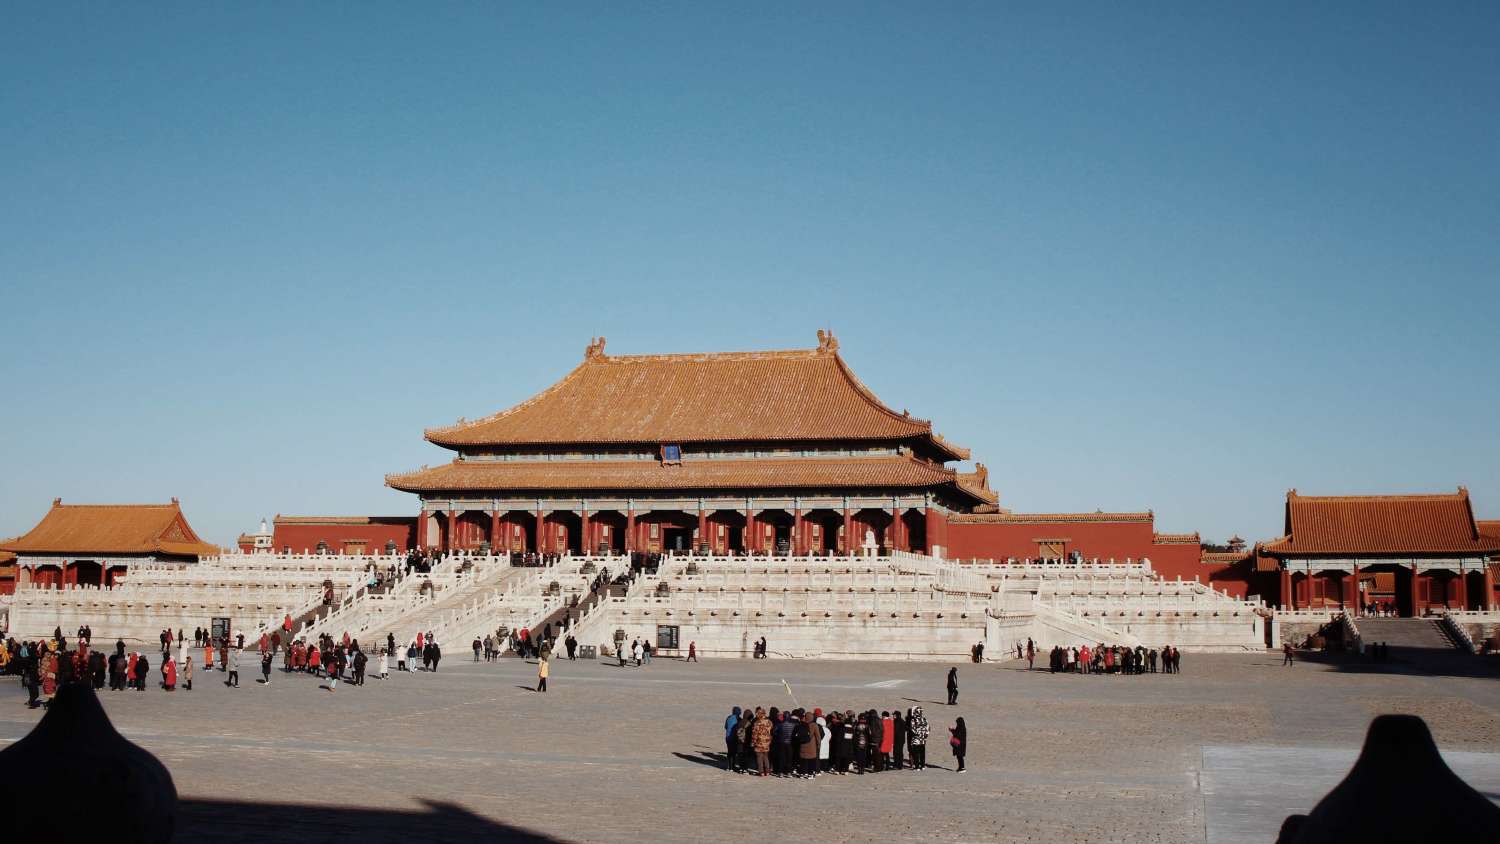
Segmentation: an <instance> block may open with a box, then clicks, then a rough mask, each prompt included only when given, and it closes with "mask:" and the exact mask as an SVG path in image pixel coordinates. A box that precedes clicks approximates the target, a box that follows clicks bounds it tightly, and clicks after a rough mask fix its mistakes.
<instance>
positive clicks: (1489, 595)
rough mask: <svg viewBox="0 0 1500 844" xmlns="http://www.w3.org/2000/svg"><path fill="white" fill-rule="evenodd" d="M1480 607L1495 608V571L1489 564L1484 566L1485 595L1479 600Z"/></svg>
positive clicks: (1483, 608) (1484, 608)
mask: <svg viewBox="0 0 1500 844" xmlns="http://www.w3.org/2000/svg"><path fill="white" fill-rule="evenodd" d="M1479 608H1480V609H1482V610H1492V609H1494V608H1495V572H1494V571H1493V570H1491V568H1490V566H1489V565H1488V564H1486V565H1485V567H1484V596H1483V597H1482V598H1481V599H1480V601H1479Z"/></svg>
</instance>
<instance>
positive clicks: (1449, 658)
mask: <svg viewBox="0 0 1500 844" xmlns="http://www.w3.org/2000/svg"><path fill="white" fill-rule="evenodd" d="M1390 651H1391V655H1390V657H1389V658H1388V659H1385V660H1375V659H1372V658H1371V657H1370V655H1369V654H1368V652H1367V653H1366V655H1365V656H1363V657H1361V656H1359V655H1358V654H1349V653H1344V652H1341V651H1333V650H1330V651H1298V652H1297V656H1296V659H1297V660H1298V661H1299V662H1306V663H1309V664H1312V665H1324V666H1327V667H1328V668H1330V669H1332V670H1334V671H1339V672H1344V673H1350V674H1406V675H1418V676H1424V677H1500V658H1497V657H1493V656H1476V655H1474V654H1468V653H1464V652H1463V651H1460V650H1458V649H1457V648H1414V647H1401V646H1397V645H1392V646H1391V648H1390ZM1278 664H1279V662H1278Z"/></svg>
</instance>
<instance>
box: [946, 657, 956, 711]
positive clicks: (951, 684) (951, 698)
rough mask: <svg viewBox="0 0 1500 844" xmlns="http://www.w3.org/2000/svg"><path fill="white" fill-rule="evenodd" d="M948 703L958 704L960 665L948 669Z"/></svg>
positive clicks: (951, 704) (950, 704)
mask: <svg viewBox="0 0 1500 844" xmlns="http://www.w3.org/2000/svg"><path fill="white" fill-rule="evenodd" d="M948 705H949V706H957V705H958V666H956V665H955V666H953V667H952V668H949V669H948Z"/></svg>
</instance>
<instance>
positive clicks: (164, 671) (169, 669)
mask: <svg viewBox="0 0 1500 844" xmlns="http://www.w3.org/2000/svg"><path fill="white" fill-rule="evenodd" d="M161 681H162V688H164V689H166V690H167V691H169V692H170V691H172V690H173V689H175V688H177V660H175V659H168V660H167V661H166V662H164V663H162V666H161Z"/></svg>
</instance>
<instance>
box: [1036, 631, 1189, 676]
mask: <svg viewBox="0 0 1500 844" xmlns="http://www.w3.org/2000/svg"><path fill="white" fill-rule="evenodd" d="M1023 656H1024V658H1025V659H1026V667H1027V669H1028V670H1035V668H1036V658H1037V647H1036V644H1035V643H1034V642H1032V640H1030V639H1027V640H1026V644H1025V645H1024V646H1023V645H1020V644H1017V645H1016V658H1017V659H1020V658H1022V657H1023ZM1158 666H1159V667H1160V669H1159V671H1158ZM1047 670H1048V671H1049V672H1051V673H1053V674H1058V673H1074V674H1156V673H1162V674H1180V673H1182V652H1181V651H1179V650H1177V648H1175V647H1173V646H1171V645H1163V646H1162V648H1161V650H1157V649H1156V648H1147V647H1146V646H1144V645H1136V646H1135V647H1131V646H1129V645H1106V644H1104V643H1103V642H1100V643H1099V644H1097V645H1094V646H1093V647H1090V646H1088V645H1083V646H1082V647H1072V648H1066V647H1063V646H1061V645H1058V646H1055V647H1053V648H1052V649H1051V651H1049V652H1048V654H1047Z"/></svg>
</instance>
